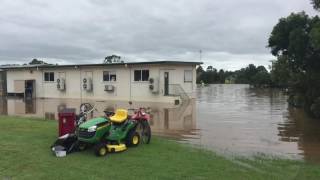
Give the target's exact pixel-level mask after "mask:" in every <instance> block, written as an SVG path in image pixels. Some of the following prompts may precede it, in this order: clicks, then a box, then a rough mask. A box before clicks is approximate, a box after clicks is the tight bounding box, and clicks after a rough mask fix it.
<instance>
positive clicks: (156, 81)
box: [149, 78, 159, 94]
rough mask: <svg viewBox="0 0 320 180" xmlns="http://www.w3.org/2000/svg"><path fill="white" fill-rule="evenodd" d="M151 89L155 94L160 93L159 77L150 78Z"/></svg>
mask: <svg viewBox="0 0 320 180" xmlns="http://www.w3.org/2000/svg"><path fill="white" fill-rule="evenodd" d="M149 90H150V91H151V92H152V93H153V94H157V93H159V79H158V78H149Z"/></svg>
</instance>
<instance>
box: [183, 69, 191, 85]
mask: <svg viewBox="0 0 320 180" xmlns="http://www.w3.org/2000/svg"><path fill="white" fill-rule="evenodd" d="M186 72H190V74H191V76H190V77H191V80H186ZM183 80H184V82H185V83H192V82H193V71H192V70H188V69H186V70H184V73H183Z"/></svg>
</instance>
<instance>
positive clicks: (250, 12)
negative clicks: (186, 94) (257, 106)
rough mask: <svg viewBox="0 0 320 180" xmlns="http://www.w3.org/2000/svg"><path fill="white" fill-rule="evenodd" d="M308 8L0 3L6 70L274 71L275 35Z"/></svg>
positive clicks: (198, 1) (275, 0)
mask: <svg viewBox="0 0 320 180" xmlns="http://www.w3.org/2000/svg"><path fill="white" fill-rule="evenodd" d="M302 10H304V11H306V12H307V13H308V14H315V12H314V11H313V9H312V6H311V5H310V2H309V0H223V1H218V0H136V1H134V0H112V1H111V0H46V1H45V0H25V1H20V0H0V64H8V63H27V62H29V61H30V60H31V59H32V58H39V59H43V60H45V61H47V62H50V63H59V64H72V63H101V62H102V61H103V59H104V57H105V56H107V55H111V54H117V55H120V56H122V57H124V59H125V61H146V60H149V61H155V60H183V61H199V58H200V57H199V50H200V49H201V50H202V61H203V62H204V63H205V66H207V65H212V66H214V67H215V68H218V69H220V68H223V69H227V70H234V69H238V68H241V67H244V66H246V65H247V64H249V63H254V64H257V65H266V66H267V65H268V64H270V62H269V61H270V60H271V59H274V57H272V56H271V55H270V53H269V49H267V48H266V45H267V40H268V37H269V34H270V32H271V30H272V27H273V26H274V25H275V24H276V23H277V22H278V19H279V18H280V17H285V16H287V15H289V14H290V12H299V11H302Z"/></svg>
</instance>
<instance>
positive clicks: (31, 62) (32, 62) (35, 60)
mask: <svg viewBox="0 0 320 180" xmlns="http://www.w3.org/2000/svg"><path fill="white" fill-rule="evenodd" d="M29 64H30V65H32V64H48V63H46V62H44V61H42V60H38V59H36V58H34V59H32V61H30V62H29Z"/></svg>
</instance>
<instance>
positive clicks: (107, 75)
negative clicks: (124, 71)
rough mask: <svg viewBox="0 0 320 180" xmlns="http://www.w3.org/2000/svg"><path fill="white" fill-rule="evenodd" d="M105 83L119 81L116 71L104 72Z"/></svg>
mask: <svg viewBox="0 0 320 180" xmlns="http://www.w3.org/2000/svg"><path fill="white" fill-rule="evenodd" d="M103 81H117V75H116V72H114V71H103Z"/></svg>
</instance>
